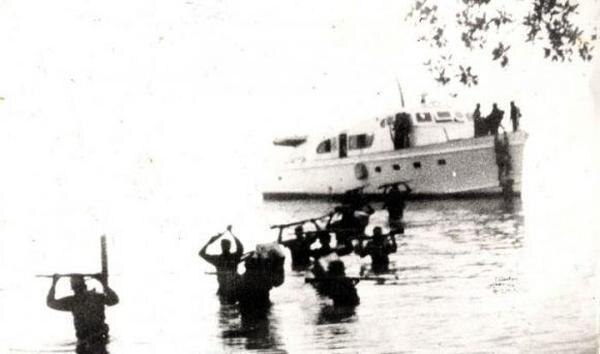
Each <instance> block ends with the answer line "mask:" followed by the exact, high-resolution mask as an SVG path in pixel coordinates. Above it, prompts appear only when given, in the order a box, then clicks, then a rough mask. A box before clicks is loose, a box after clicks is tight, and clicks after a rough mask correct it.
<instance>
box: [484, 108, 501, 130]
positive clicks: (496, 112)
mask: <svg viewBox="0 0 600 354" xmlns="http://www.w3.org/2000/svg"><path fill="white" fill-rule="evenodd" d="M502 118H504V111H501V110H500V109H498V105H497V104H496V103H494V104H493V105H492V112H490V114H489V115H488V116H487V119H486V120H487V126H488V132H489V134H491V135H496V134H498V128H499V127H500V126H501V122H502ZM488 132H486V134H488Z"/></svg>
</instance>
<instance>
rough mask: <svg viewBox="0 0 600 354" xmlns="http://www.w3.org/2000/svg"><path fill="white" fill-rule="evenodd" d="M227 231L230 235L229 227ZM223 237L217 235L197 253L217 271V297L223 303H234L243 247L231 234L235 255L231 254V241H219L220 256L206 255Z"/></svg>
mask: <svg viewBox="0 0 600 354" xmlns="http://www.w3.org/2000/svg"><path fill="white" fill-rule="evenodd" d="M227 231H229V233H231V226H228V227H227ZM221 236H223V234H222V233H220V234H217V235H215V236H213V237H211V238H210V240H208V242H207V243H206V245H204V247H202V249H201V250H200V252H199V255H200V257H202V258H203V259H204V260H205V261H207V262H208V263H210V264H212V265H213V266H215V268H216V269H217V281H218V282H219V289H218V290H217V295H219V299H220V300H221V302H224V303H233V302H235V297H236V294H235V292H236V288H237V286H238V283H239V280H240V275H239V274H238V272H237V267H238V264H239V263H240V262H241V261H242V255H243V254H244V246H243V245H242V243H241V242H240V240H239V239H238V238H237V237H235V236H234V235H233V234H231V236H232V237H233V240H234V241H235V253H231V241H229V240H227V239H223V240H221V254H219V255H210V254H207V253H206V250H207V248H208V246H210V245H211V244H212V243H214V242H215V241H216V240H218V239H219V237H221Z"/></svg>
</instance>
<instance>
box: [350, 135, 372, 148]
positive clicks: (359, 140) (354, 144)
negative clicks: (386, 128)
mask: <svg viewBox="0 0 600 354" xmlns="http://www.w3.org/2000/svg"><path fill="white" fill-rule="evenodd" d="M373 138H374V136H373V135H372V134H371V135H367V134H358V135H350V136H349V137H348V149H349V150H357V149H366V148H368V147H371V145H372V144H373Z"/></svg>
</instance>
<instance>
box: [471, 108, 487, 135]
mask: <svg viewBox="0 0 600 354" xmlns="http://www.w3.org/2000/svg"><path fill="white" fill-rule="evenodd" d="M473 126H474V128H475V129H474V130H475V132H474V134H475V135H474V136H475V137H476V138H477V137H479V136H482V135H485V130H486V128H485V122H484V120H483V119H481V111H480V104H479V103H478V104H477V106H476V107H475V112H473Z"/></svg>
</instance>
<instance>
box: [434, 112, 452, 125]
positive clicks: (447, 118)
mask: <svg viewBox="0 0 600 354" xmlns="http://www.w3.org/2000/svg"><path fill="white" fill-rule="evenodd" d="M452 120H453V119H452V115H451V114H450V112H447V111H441V112H437V118H436V119H435V121H436V122H451V121H452Z"/></svg>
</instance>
